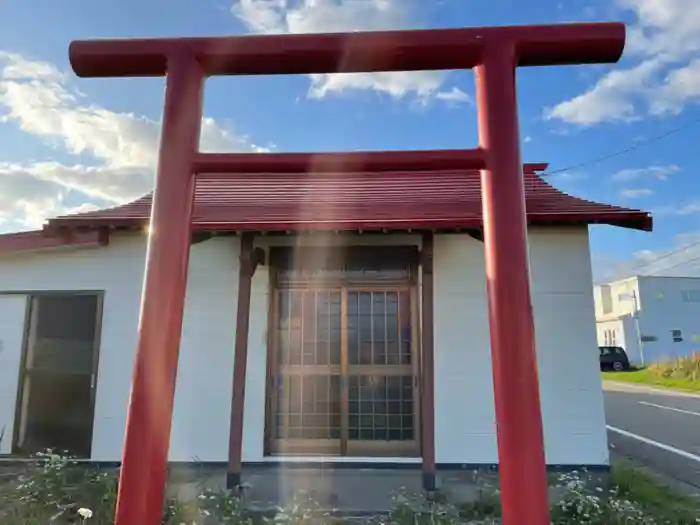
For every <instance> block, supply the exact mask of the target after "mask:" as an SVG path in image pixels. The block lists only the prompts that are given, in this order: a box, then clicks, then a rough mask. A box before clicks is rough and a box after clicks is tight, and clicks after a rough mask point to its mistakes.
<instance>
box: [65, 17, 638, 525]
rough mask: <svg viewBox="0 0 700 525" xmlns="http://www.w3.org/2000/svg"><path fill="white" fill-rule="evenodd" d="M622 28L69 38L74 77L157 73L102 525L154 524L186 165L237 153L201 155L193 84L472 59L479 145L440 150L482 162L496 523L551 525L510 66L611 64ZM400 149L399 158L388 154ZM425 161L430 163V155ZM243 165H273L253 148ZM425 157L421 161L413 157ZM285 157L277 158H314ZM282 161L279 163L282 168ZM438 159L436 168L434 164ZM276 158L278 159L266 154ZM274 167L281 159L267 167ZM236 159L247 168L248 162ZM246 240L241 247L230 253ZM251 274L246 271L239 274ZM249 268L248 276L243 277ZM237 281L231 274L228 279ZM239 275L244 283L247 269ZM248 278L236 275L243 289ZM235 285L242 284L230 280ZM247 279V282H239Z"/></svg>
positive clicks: (205, 164) (237, 465)
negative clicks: (140, 260)
mask: <svg viewBox="0 0 700 525" xmlns="http://www.w3.org/2000/svg"><path fill="white" fill-rule="evenodd" d="M624 43H625V28H624V25H623V24H617V23H609V24H607V23H606V24H601V23H597V24H563V25H549V26H520V27H488V28H475V29H441V30H423V31H385V32H359V33H335V34H319V35H310V34H307V35H268V36H238V37H226V38H165V39H129V40H97V41H78V42H73V43H72V44H71V46H70V62H71V65H72V66H73V69H74V71H75V72H76V73H77V74H78V75H79V76H82V77H126V76H164V75H166V76H167V81H166V93H165V108H164V114H163V130H162V131H163V132H162V134H161V144H160V152H159V159H158V172H157V175H156V188H155V192H154V194H153V206H152V209H151V229H150V234H149V241H148V243H149V245H148V257H147V261H146V273H145V279H144V292H143V299H142V303H141V316H140V321H139V339H138V348H137V351H136V359H135V366H134V376H133V380H132V390H131V398H130V404H129V411H128V416H127V425H126V426H127V430H126V437H125V443H124V453H123V462H122V467H121V473H120V482H119V497H118V502H117V512H116V520H115V524H116V525H137V524H138V525H156V524H157V523H158V522H159V520H160V513H161V510H162V501H163V494H164V485H165V481H166V468H167V457H168V444H169V434H170V424H171V417H172V411H173V398H174V392H175V380H176V370H177V362H178V352H179V346H180V333H181V329H182V315H183V309H184V297H185V288H186V280H187V267H188V261H189V243H190V230H191V227H192V209H193V201H194V191H195V177H196V174H197V173H203V172H217V171H228V172H231V171H234V172H235V171H238V170H240V168H241V166H242V165H244V164H246V162H247V161H248V160H250V157H246V158H245V159H244V158H242V157H241V156H240V155H236V154H203V153H201V152H199V135H200V130H201V120H202V103H203V86H204V79H205V78H206V77H207V76H212V75H273V74H309V73H356V72H378V71H417V70H438V69H471V68H474V69H475V73H476V75H475V76H476V98H477V106H478V108H477V111H478V128H479V146H478V147H477V148H475V149H472V150H463V151H462V152H461V153H456V154H455V153H453V152H448V153H445V152H443V153H442V154H441V155H443V157H442V161H440V162H443V164H442V166H443V167H444V162H446V163H447V164H448V165H449V164H450V163H456V164H457V165H461V166H463V167H464V168H474V169H481V170H482V171H481V193H482V209H483V214H482V215H483V231H484V258H485V266H486V274H487V279H486V281H487V292H488V304H489V325H490V332H491V354H492V362H493V384H494V400H495V408H496V426H497V436H498V453H499V475H500V478H501V495H502V497H501V500H502V510H503V512H502V516H503V520H502V521H503V524H504V525H517V524H520V523H524V522H526V523H528V524H530V525H546V524H548V523H549V512H548V496H547V475H546V465H545V456H544V443H543V442H544V440H543V431H542V415H541V410H540V400H539V383H538V376H537V360H536V354H535V337H534V323H533V311H532V305H531V294H530V282H529V261H528V244H527V228H526V227H527V224H526V213H525V197H524V195H525V194H524V182H523V171H522V161H521V158H520V136H519V129H518V128H519V126H518V111H517V102H516V85H515V84H516V83H515V69H516V68H517V67H520V66H546V65H564V64H584V63H610V62H616V61H617V60H618V59H619V58H620V56H621V54H622V51H623V48H624ZM397 155H398V156H397ZM401 155H402V154H400V153H399V154H395V153H390V154H368V153H362V154H346V156H343V155H342V154H341V155H340V156H337V155H336V156H335V157H333V156H326V157H325V159H324V161H323V162H325V163H326V165H328V166H332V165H335V164H337V163H338V162H341V163H343V162H346V163H355V164H356V165H361V164H365V165H370V166H374V167H375V168H378V169H380V170H381V169H389V167H390V166H394V168H396V165H397V164H398V165H401V166H402V169H407V170H411V169H414V170H415V169H417V167H418V166H423V167H425V166H430V165H433V164H434V163H436V162H437V160H436V158H435V155H437V154H436V153H434V152H424V153H419V154H417V155H415V156H413V157H412V156H411V154H403V155H404V156H401ZM431 157H432V160H430V159H431ZM256 159H259V160H253V161H252V162H253V165H258V167H260V166H265V165H266V164H267V166H268V167H274V165H275V162H274V161H271V160H265V156H264V155H261V156H260V157H256ZM426 159H428V160H426ZM316 160H317V159H314V160H313V161H312V162H311V163H309V162H308V159H306V160H305V157H297V158H294V159H291V161H290V162H289V164H288V167H289V168H290V169H299V168H301V169H304V167H305V166H309V165H310V164H311V165H316ZM287 161H289V158H288V159H287V160H285V161H284V162H283V163H282V164H285V163H286V162H287ZM440 162H437V164H440ZM278 164H279V163H278ZM278 167H279V166H278ZM248 168H249V169H250V168H251V166H250V165H248ZM244 240H245V242H243V240H242V241H241V261H240V262H241V265H240V266H241V268H240V271H241V274H240V275H239V281H240V283H241V285H240V286H239V305H238V309H237V320H236V344H235V349H234V354H235V359H234V361H235V373H236V374H241V376H242V379H240V378H239V380H234V382H233V387H234V392H233V396H232V397H233V400H234V402H233V403H232V416H231V435H230V439H229V451H230V457H229V472H228V474H230V475H231V477H230V479H232V480H237V479H239V477H240V469H241V443H242V425H243V406H244V405H243V400H244V397H245V380H244V379H245V365H246V355H247V339H248V338H247V333H248V317H247V315H248V314H247V313H246V312H247V311H248V308H247V306H248V305H249V302H250V286H249V284H250V277H251V275H252V273H251V272H252V270H250V269H251V268H254V264H253V262H252V256H251V250H252V240H251V237H250V236H247V237H245V239H244ZM423 246H424V249H425V251H426V255H425V261H426V264H425V265H423V270H422V271H423V276H424V281H423V282H424V284H423V286H424V290H428V291H427V292H425V293H424V294H423V300H424V301H425V304H424V306H425V307H426V309H429V308H432V306H431V305H432V299H430V297H431V295H432V288H431V287H432V284H431V283H432V264H431V263H430V260H431V257H432V255H431V248H430V247H431V246H432V237H429V236H428V237H426V240H425V243H424V244H423ZM244 247H245V250H244ZM249 270H250V271H249ZM245 272H248V273H245ZM241 279H243V280H241ZM245 279H247V280H245ZM246 283H247V284H246ZM244 285H245V286H244ZM242 290H245V293H244V292H243V291H242ZM432 337H433V336H432V326H431V325H429V324H428V325H426V327H425V330H423V333H422V343H421V345H422V348H425V349H426V350H427V351H426V352H425V353H424V354H423V355H422V362H421V365H422V368H423V370H424V372H423V373H424V379H425V382H424V384H423V385H422V391H421V407H422V408H421V411H422V415H421V424H422V429H421V432H422V434H423V435H424V437H425V439H424V440H422V443H423V447H422V451H421V455H422V467H421V468H422V471H423V476H424V477H423V479H424V485H425V487H426V488H427V489H428V490H432V489H434V478H435V448H434V442H433V437H434V436H433V434H434V397H433V384H432V381H433V379H432V370H433V366H434V364H433V357H432V351H431V350H430V348H432Z"/></svg>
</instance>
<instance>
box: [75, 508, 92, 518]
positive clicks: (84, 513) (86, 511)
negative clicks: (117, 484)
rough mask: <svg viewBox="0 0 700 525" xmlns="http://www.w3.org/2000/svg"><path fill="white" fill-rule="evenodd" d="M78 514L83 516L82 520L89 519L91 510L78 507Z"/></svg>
mask: <svg viewBox="0 0 700 525" xmlns="http://www.w3.org/2000/svg"><path fill="white" fill-rule="evenodd" d="M78 516H80V517H81V518H83V520H89V519H90V518H92V511H91V510H90V509H86V508H80V509H78Z"/></svg>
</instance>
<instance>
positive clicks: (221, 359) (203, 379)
mask: <svg viewBox="0 0 700 525" xmlns="http://www.w3.org/2000/svg"><path fill="white" fill-rule="evenodd" d="M145 247H146V244H145V238H144V237H143V236H127V237H123V236H122V237H116V236H115V237H114V238H113V241H112V243H111V244H110V245H109V246H108V247H105V248H83V249H76V250H61V251H55V250H51V251H46V252H36V253H25V254H17V255H13V256H5V257H3V258H1V259H0V292H2V291H15V290H26V291H31V290H104V291H105V295H104V305H103V323H102V340H101V345H100V356H99V370H98V378H97V397H96V402H95V405H96V406H95V424H94V437H93V448H92V458H93V459H95V460H106V461H108V460H117V459H119V458H120V457H121V449H122V440H123V435H124V424H125V420H126V409H127V403H128V398H129V386H130V382H131V372H132V364H133V358H134V352H135V348H136V336H137V333H136V330H137V326H138V315H139V307H140V300H141V287H142V280H143V268H144V262H145ZM237 254H238V248H237V241H236V239H234V238H218V239H213V240H211V241H208V242H205V243H201V244H198V245H195V246H193V247H192V253H191V259H190V270H189V282H188V286H187V305H186V310H185V320H184V322H183V331H182V333H183V338H182V346H181V350H180V366H179V371H178V382H177V391H176V396H175V415H174V420H173V432H172V439H171V449H170V458H171V459H172V460H185V461H187V460H191V459H193V458H195V457H196V458H198V459H200V460H221V459H222V458H225V457H226V455H227V450H228V421H229V419H230V406H231V386H232V378H233V334H234V329H233V326H234V324H235V315H236V297H237V285H238V255H237ZM18 376H19V373H18V370H17V369H15V373H14V374H10V378H9V379H10V381H11V382H12V383H8V384H7V385H6V388H7V389H8V390H12V389H13V388H14V389H15V390H16V388H17V378H18Z"/></svg>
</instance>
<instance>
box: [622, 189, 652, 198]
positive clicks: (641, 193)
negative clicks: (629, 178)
mask: <svg viewBox="0 0 700 525" xmlns="http://www.w3.org/2000/svg"><path fill="white" fill-rule="evenodd" d="M653 194H654V190H652V189H649V188H629V189H626V190H622V191H621V192H620V196H621V197H622V198H625V199H640V198H643V197H649V196H651V195H653Z"/></svg>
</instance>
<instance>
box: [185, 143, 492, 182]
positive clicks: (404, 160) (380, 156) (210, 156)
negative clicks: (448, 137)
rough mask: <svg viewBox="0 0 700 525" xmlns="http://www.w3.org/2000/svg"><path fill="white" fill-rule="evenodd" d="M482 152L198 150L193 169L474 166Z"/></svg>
mask: <svg viewBox="0 0 700 525" xmlns="http://www.w3.org/2000/svg"><path fill="white" fill-rule="evenodd" d="M484 166H485V164H484V152H483V151H482V150H480V149H479V148H477V149H466V150H432V151H431V150H425V151H354V152H346V153H200V154H199V155H197V157H196V158H195V161H194V171H195V173H206V174H207V178H208V179H211V178H214V177H215V176H219V177H222V178H226V177H228V176H230V174H232V173H295V172H296V173H334V174H337V175H341V174H346V173H347V174H352V173H362V172H377V171H379V172H385V171H436V170H478V169H482V168H483V167H484Z"/></svg>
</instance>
